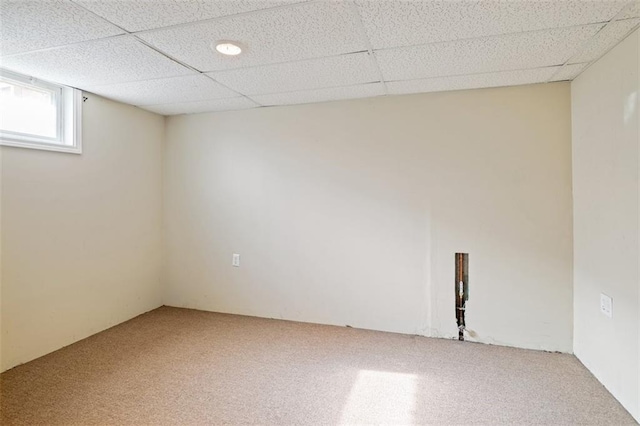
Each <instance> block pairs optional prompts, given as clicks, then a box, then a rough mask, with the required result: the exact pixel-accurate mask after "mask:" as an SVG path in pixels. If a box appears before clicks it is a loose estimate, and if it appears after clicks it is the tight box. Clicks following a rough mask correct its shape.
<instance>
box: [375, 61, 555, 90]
mask: <svg viewBox="0 0 640 426" xmlns="http://www.w3.org/2000/svg"><path fill="white" fill-rule="evenodd" d="M559 69H560V67H547V68H538V69H532V70H520V71H505V72H496V73H486V74H474V75H461V76H457V77H439V78H428V79H422V80H409V81H394V82H390V83H387V90H388V91H389V93H390V94H394V95H402V94H408V93H420V92H443V91H448V90H463V89H477V88H483V87H501V86H517V85H521V84H531V83H544V82H545V81H547V80H548V79H549V78H551V76H552V75H553V74H554V73H555V72H556V71H558V70H559Z"/></svg>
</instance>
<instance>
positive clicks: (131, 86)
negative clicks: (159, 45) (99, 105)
mask: <svg viewBox="0 0 640 426" xmlns="http://www.w3.org/2000/svg"><path fill="white" fill-rule="evenodd" d="M84 89H85V90H86V91H88V92H92V93H95V94H97V95H100V96H104V97H106V98H109V99H113V100H116V101H119V102H124V103H127V104H132V105H158V104H166V103H172V102H187V101H203V100H211V99H221V98H233V97H237V96H238V93H236V92H234V91H232V90H229V89H227V88H226V87H224V86H222V85H221V84H219V83H216V82H215V81H213V80H211V79H210V78H209V77H206V76H204V75H201V74H195V75H188V76H185V77H171V78H159V79H155V80H146V81H134V82H129V83H118V84H111V85H107V86H95V87H85V88H84Z"/></svg>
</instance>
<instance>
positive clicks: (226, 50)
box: [214, 40, 242, 56]
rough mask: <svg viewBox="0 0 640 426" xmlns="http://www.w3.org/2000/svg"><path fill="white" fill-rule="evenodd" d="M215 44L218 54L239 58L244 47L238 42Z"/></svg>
mask: <svg viewBox="0 0 640 426" xmlns="http://www.w3.org/2000/svg"><path fill="white" fill-rule="evenodd" d="M214 44H215V48H216V50H217V51H218V53H222V54H223V55H227V56H238V55H239V54H241V53H242V45H241V44H240V43H238V42H237V41H230V40H220V41H216V42H215V43H214Z"/></svg>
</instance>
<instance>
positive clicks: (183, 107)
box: [141, 97, 258, 115]
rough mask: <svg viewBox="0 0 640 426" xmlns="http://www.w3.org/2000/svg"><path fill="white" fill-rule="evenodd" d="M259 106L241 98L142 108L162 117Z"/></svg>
mask: <svg viewBox="0 0 640 426" xmlns="http://www.w3.org/2000/svg"><path fill="white" fill-rule="evenodd" d="M257 106H258V105H257V104H256V103H254V102H252V101H251V100H249V99H247V98H244V97H240V98H227V99H215V100H210V101H198V102H180V103H172V104H163V105H149V106H145V107H141V108H143V109H146V110H147V111H152V112H156V113H158V114H162V115H177V114H197V113H199V112H215V111H231V110H237V109H249V108H256V107H257Z"/></svg>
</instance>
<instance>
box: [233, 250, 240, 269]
mask: <svg viewBox="0 0 640 426" xmlns="http://www.w3.org/2000/svg"><path fill="white" fill-rule="evenodd" d="M231 265H233V266H235V267H239V266H240V255H239V254H238V253H233V258H232V259H231Z"/></svg>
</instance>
